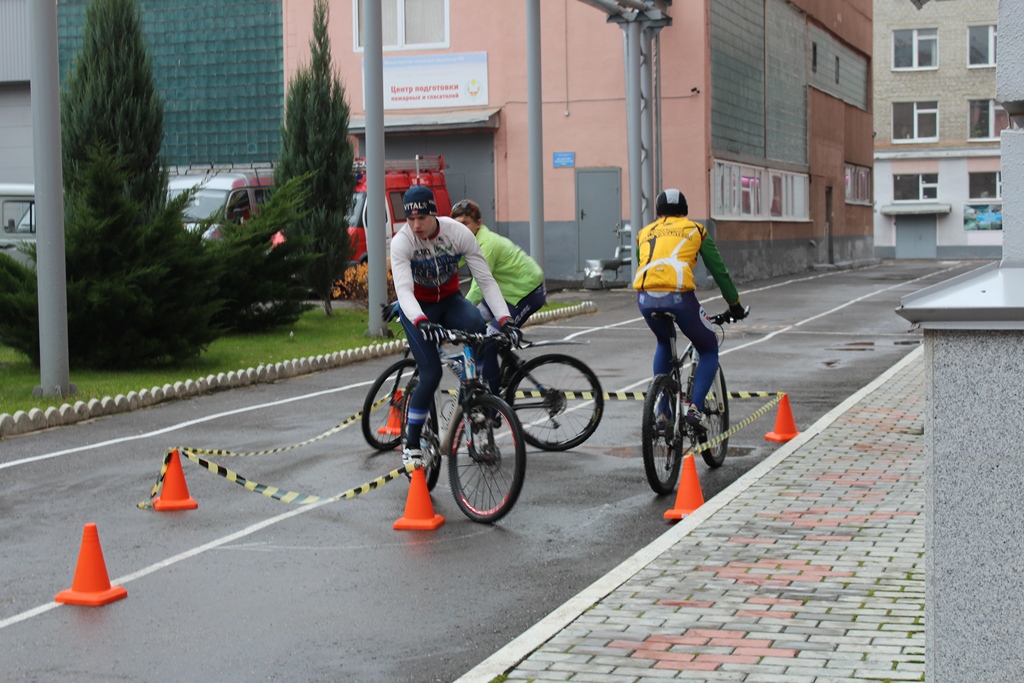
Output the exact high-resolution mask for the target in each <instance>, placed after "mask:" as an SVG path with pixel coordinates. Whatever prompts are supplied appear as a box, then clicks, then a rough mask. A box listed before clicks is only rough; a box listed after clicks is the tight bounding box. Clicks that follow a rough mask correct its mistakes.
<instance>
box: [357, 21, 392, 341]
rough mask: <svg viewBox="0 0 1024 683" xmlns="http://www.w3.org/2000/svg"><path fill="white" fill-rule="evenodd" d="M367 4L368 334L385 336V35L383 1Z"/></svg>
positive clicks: (364, 75)
mask: <svg viewBox="0 0 1024 683" xmlns="http://www.w3.org/2000/svg"><path fill="white" fill-rule="evenodd" d="M362 7H363V93H364V97H366V102H364V108H365V110H366V201H367V205H366V206H367V211H366V222H367V225H366V226H365V227H364V229H365V231H366V263H367V271H366V286H367V299H368V301H367V303H368V305H369V315H368V316H367V318H368V319H369V325H368V328H367V330H366V335H367V336H368V337H382V336H384V335H385V334H386V327H385V325H384V322H383V321H382V320H381V318H380V309H381V306H383V305H385V304H386V303H388V302H387V301H386V297H387V293H388V278H387V272H386V271H387V253H386V251H387V243H386V237H385V235H384V231H385V230H387V218H386V215H385V212H386V210H387V209H386V208H385V204H384V202H385V201H386V198H385V193H384V39H383V36H382V33H381V9H380V3H379V2H364V3H363V4H362Z"/></svg>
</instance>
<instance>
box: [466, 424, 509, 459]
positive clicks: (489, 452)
mask: <svg viewBox="0 0 1024 683" xmlns="http://www.w3.org/2000/svg"><path fill="white" fill-rule="evenodd" d="M495 419H498V418H488V417H487V416H486V415H485V414H484V412H483V411H482V410H476V411H474V412H473V414H472V415H471V416H470V419H469V439H468V440H467V443H466V450H467V451H469V457H470V458H472V459H473V462H476V463H478V464H481V465H486V466H488V467H491V468H493V469H497V468H499V467H501V448H499V447H498V445H497V444H496V443H495V442H494V421H495Z"/></svg>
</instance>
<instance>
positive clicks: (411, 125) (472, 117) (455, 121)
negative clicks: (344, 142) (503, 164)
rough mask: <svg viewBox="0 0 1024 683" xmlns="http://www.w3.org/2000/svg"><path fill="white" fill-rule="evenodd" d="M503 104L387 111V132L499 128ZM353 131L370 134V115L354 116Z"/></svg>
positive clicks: (359, 133)
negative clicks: (426, 110)
mask: <svg viewBox="0 0 1024 683" xmlns="http://www.w3.org/2000/svg"><path fill="white" fill-rule="evenodd" d="M499 112H501V108H500V107H493V108H487V109H445V110H442V111H428V112H419V113H416V114H384V132H385V133H399V132H401V133H421V132H430V131H440V130H494V129H496V128H497V127H498V114H499ZM348 130H349V132H350V133H353V134H355V135H364V134H365V133H366V117H363V116H353V117H352V118H351V119H350V121H349V125H348Z"/></svg>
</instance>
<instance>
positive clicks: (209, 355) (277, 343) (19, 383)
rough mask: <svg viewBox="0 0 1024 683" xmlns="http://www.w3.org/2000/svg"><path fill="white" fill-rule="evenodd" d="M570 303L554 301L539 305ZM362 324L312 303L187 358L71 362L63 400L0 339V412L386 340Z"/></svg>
mask: <svg viewBox="0 0 1024 683" xmlns="http://www.w3.org/2000/svg"><path fill="white" fill-rule="evenodd" d="M571 305H573V304H571V303H558V304H552V305H548V306H545V307H544V308H542V309H541V310H543V311H546V310H554V309H558V308H564V307H566V306H571ZM368 324H369V323H368V318H367V311H366V309H365V308H363V309H359V308H346V307H342V306H335V309H334V317H333V318H328V317H327V316H326V315H324V312H323V309H322V308H319V307H318V308H315V309H314V310H312V311H308V312H306V313H304V314H303V316H302V317H301V318H300V319H299V320H298V322H296V323H295V324H294V325H291V326H288V327H284V328H281V329H278V330H275V331H273V332H270V333H264V334H248V335H234V336H231V337H222V338H221V339H218V340H217V341H215V342H213V343H212V344H210V347H209V348H208V349H207V350H206V351H204V352H203V354H202V355H201V356H200V357H199V358H196V359H195V360H193V361H190V362H188V363H182V364H179V365H173V366H164V367H153V368H146V369H144V370H131V371H121V372H112V371H99V370H76V369H74V368H72V370H71V382H72V383H73V384H76V385H77V386H78V394H77V395H75V396H74V397H72V398H70V399H65V400H64V401H62V400H58V399H55V398H33V397H32V389H33V388H34V387H36V386H38V384H39V369H38V368H37V367H35V366H34V365H32V364H31V363H30V362H29V361H28V358H27V357H26V356H24V355H23V354H21V353H19V352H17V351H15V350H14V349H11V348H9V347H6V346H3V345H0V414H3V413H9V414H11V415H14V413H15V411H17V410H24V411H25V412H28V411H29V409H31V408H39V409H41V410H45V409H46V408H48V407H49V406H57V407H59V406H60V404H61V403H64V402H67V403H74V402H75V401H85V402H88V401H89V399H92V398H96V399H102V398H103V397H104V396H111V397H113V396H117V395H118V394H125V395H127V394H128V392H129V391H139V390H140V389H151V388H152V387H155V386H160V387H162V386H163V385H164V384H174V383H175V382H177V381H184V380H186V379H198V378H200V377H206V376H207V375H216V374H218V373H221V372H224V373H227V372H230V371H232V370H234V371H237V370H239V369H246V368H255V367H259V366H260V365H269V364H271V363H278V362H281V361H285V360H292V359H293V358H306V357H308V356H317V355H320V354H324V355H329V354H331V353H334V352H335V351H344V350H345V349H353V348H359V347H361V346H367V345H370V344H373V343H375V342H376V341H387V340H375V339H371V338H369V337H367V336H365V334H364V333H365V332H366V329H367V327H368ZM390 327H391V329H392V330H393V331H394V332H395V335H396V336H403V335H404V333H403V332H402V331H401V325H399V324H397V323H392V324H391V325H390Z"/></svg>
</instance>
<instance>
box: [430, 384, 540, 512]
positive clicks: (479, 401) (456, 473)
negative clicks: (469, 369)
mask: <svg viewBox="0 0 1024 683" xmlns="http://www.w3.org/2000/svg"><path fill="white" fill-rule="evenodd" d="M452 419H457V420H458V423H457V424H456V425H455V433H454V435H453V437H452V444H451V449H450V450H449V452H448V475H449V478H450V479H451V487H452V494H453V495H454V496H455V502H456V504H458V506H459V509H460V510H462V512H464V513H465V515H466V516H467V517H469V518H470V519H471V520H473V521H474V522H482V523H485V524H490V523H493V522H496V521H498V520H499V519H501V518H502V517H504V516H505V515H507V514H508V513H509V511H510V510H512V507H513V506H514V505H515V504H516V499H518V498H519V492H520V491H521V490H522V488H523V480H524V479H525V477H526V446H525V444H524V443H523V432H522V427H521V426H520V424H519V420H518V418H517V417H516V414H515V412H513V411H512V409H511V408H510V407H509V406H508V404H507V403H505V402H504V401H502V400H501V399H500V398H498V397H497V396H491V395H489V394H481V395H479V396H475V397H473V398H471V399H469V401H468V405H467V407H466V410H465V412H464V413H461V414H460V411H459V410H458V409H456V414H455V415H453V416H452Z"/></svg>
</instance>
